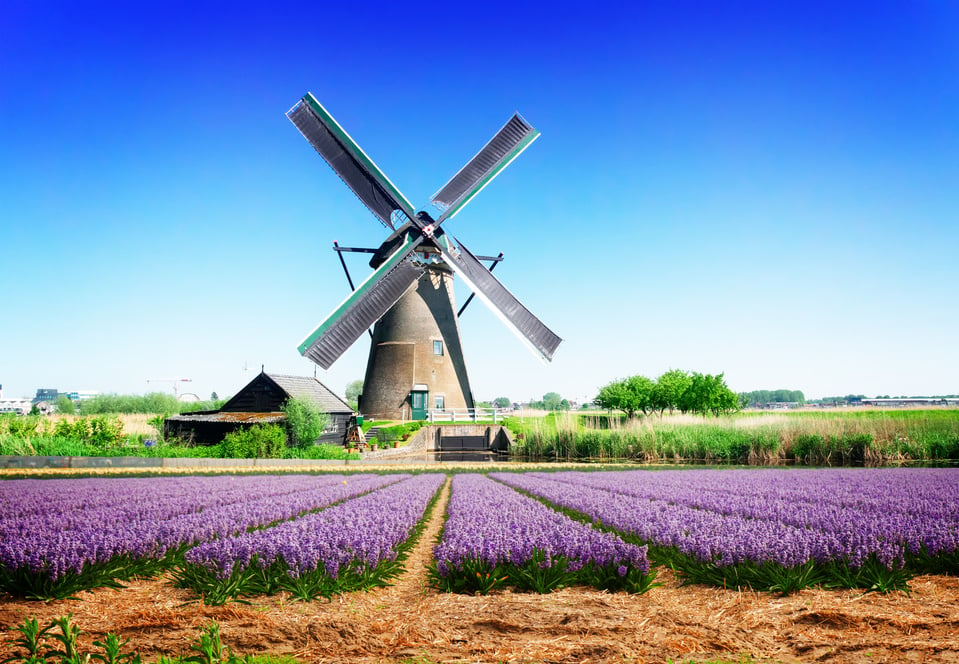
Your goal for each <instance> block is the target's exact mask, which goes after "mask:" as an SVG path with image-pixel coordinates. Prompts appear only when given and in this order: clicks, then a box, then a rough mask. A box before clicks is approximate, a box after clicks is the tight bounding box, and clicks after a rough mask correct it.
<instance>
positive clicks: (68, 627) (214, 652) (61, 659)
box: [0, 614, 297, 664]
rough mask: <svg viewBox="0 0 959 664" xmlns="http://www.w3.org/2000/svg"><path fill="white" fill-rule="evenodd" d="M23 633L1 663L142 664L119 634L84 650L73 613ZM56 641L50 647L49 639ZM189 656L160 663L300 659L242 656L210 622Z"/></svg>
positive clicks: (279, 663) (33, 624) (288, 662)
mask: <svg viewBox="0 0 959 664" xmlns="http://www.w3.org/2000/svg"><path fill="white" fill-rule="evenodd" d="M14 629H15V630H16V631H17V632H19V633H20V634H21V637H20V638H17V639H15V640H13V641H12V642H11V643H10V644H9V645H11V646H13V647H14V648H16V649H17V650H19V651H20V652H16V653H14V654H13V656H11V657H8V658H6V659H4V660H2V661H0V664H11V663H16V664H88V663H89V662H102V664H142V662H143V659H142V656H141V655H140V653H138V652H129V651H127V652H125V651H124V649H125V648H126V646H127V644H128V643H129V642H130V640H129V639H124V640H121V639H120V637H119V636H118V635H117V634H114V633H113V632H110V633H108V634H107V635H106V636H105V637H104V638H103V640H102V641H101V640H95V641H93V645H94V646H95V647H96V650H93V651H88V652H84V651H82V650H81V647H80V644H79V642H78V637H79V635H80V634H83V631H82V630H81V629H80V628H79V627H77V626H76V625H75V624H74V623H73V622H72V614H67V615H66V616H61V617H59V618H55V619H54V620H51V621H50V622H49V623H48V624H47V625H46V626H44V627H43V628H41V627H40V624H39V622H38V621H37V619H36V618H27V619H25V620H24V622H23V624H22V625H19V626H17V627H15V628H14ZM48 639H49V640H52V641H54V642H56V645H53V646H51V645H47V644H46V640H48ZM190 652H192V653H194V654H193V655H190V656H188V657H184V656H182V655H181V656H179V657H175V658H170V657H168V656H166V655H160V657H159V659H158V660H157V664H186V663H187V662H189V663H191V664H296V662H297V660H296V659H295V658H292V657H287V656H275V655H257V656H253V655H246V656H244V657H240V656H239V655H237V654H236V653H234V652H233V650H232V649H231V648H229V647H226V646H224V645H223V641H222V639H221V637H220V625H219V623H217V622H216V621H215V620H214V621H210V622H209V623H208V624H207V625H206V626H205V627H204V628H203V632H201V634H200V636H199V637H198V638H197V639H196V640H194V641H193V642H192V643H191V644H190Z"/></svg>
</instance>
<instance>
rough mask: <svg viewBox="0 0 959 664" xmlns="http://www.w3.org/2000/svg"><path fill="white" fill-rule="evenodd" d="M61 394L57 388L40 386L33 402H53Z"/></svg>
mask: <svg viewBox="0 0 959 664" xmlns="http://www.w3.org/2000/svg"><path fill="white" fill-rule="evenodd" d="M58 396H60V391H59V390H57V389H55V388H49V387H38V388H37V395H36V396H35V397H33V403H35V404H37V405H39V404H41V403H43V402H47V403H53V402H54V401H56V400H57V397H58Z"/></svg>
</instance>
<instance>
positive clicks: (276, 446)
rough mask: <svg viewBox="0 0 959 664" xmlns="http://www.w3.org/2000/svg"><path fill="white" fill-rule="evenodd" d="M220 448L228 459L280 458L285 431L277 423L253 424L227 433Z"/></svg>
mask: <svg viewBox="0 0 959 664" xmlns="http://www.w3.org/2000/svg"><path fill="white" fill-rule="evenodd" d="M221 450H222V452H223V456H224V457H225V458H228V459H281V458H283V456H284V453H285V451H286V432H285V431H284V430H283V427H281V426H279V425H278V424H255V425H253V426H252V427H250V428H249V429H239V430H237V431H233V432H230V433H228V434H227V435H226V436H225V437H224V438H223V443H222V444H221Z"/></svg>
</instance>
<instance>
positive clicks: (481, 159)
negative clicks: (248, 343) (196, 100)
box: [286, 93, 561, 419]
mask: <svg viewBox="0 0 959 664" xmlns="http://www.w3.org/2000/svg"><path fill="white" fill-rule="evenodd" d="M286 115H287V117H288V118H289V119H290V120H291V121H292V122H293V124H294V125H295V126H296V128H297V129H299V131H300V133H301V134H303V136H304V137H305V138H306V139H307V141H309V142H310V144H311V145H312V146H313V147H314V148H315V149H316V151H317V152H318V153H319V154H320V156H321V157H323V159H324V160H325V161H326V162H327V163H328V164H329V165H330V167H331V168H332V169H333V170H334V172H336V174H337V175H338V176H339V177H340V178H341V179H342V180H343V182H344V183H346V185H347V186H348V187H349V188H350V189H352V190H353V193H355V194H356V196H357V197H358V198H359V199H360V201H362V202H363V204H364V205H366V207H367V208H369V210H370V211H371V212H372V213H373V215H374V216H375V217H376V218H377V219H379V220H380V222H382V223H383V225H384V226H386V228H387V229H389V231H390V235H389V236H388V237H387V238H386V240H385V241H384V242H383V243H382V244H381V245H380V246H379V247H378V248H377V249H360V248H349V247H340V246H339V245H338V244H337V243H335V242H334V249H335V250H336V251H337V252H338V255H339V257H340V261H341V263H342V264H343V268H344V270H346V263H345V261H344V260H343V253H342V252H349V251H359V252H367V253H371V254H372V255H373V256H372V258H371V260H370V267H371V268H373V272H372V273H371V274H370V275H369V277H367V278H366V280H365V281H363V282H362V283H361V284H360V285H359V286H357V287H355V288H354V289H353V292H352V293H351V294H350V295H349V296H348V297H347V298H346V299H345V300H344V301H343V302H342V303H341V304H340V305H339V306H338V307H337V308H336V309H334V310H333V312H332V313H331V314H330V315H329V316H327V317H326V319H325V320H324V321H323V322H322V323H321V324H320V325H319V327H317V328H316V329H315V330H314V331H313V332H312V333H311V334H310V335H309V336H308V337H307V338H306V339H305V340H304V341H303V343H301V344H300V346H299V351H300V353H301V354H302V355H305V356H306V357H308V358H310V359H311V360H312V361H313V362H315V363H316V364H318V365H319V366H321V367H323V368H324V369H329V368H330V367H331V366H332V365H333V363H334V362H335V361H336V360H337V359H338V358H339V357H340V356H341V355H342V354H343V353H345V352H346V350H347V349H348V348H349V347H350V346H351V345H352V344H353V343H354V342H355V341H356V340H357V339H358V338H359V337H360V336H362V335H363V332H365V331H367V330H369V328H370V327H371V326H373V331H372V333H371V334H372V343H371V345H370V355H369V360H368V362H367V368H366V377H365V380H364V383H363V385H364V387H363V390H364V391H363V395H362V397H361V402H360V409H361V411H362V412H363V413H365V414H367V415H368V416H373V417H377V418H385V419H400V418H401V417H407V418H412V419H422V418H425V417H426V413H427V411H428V410H429V409H430V408H438V409H462V408H472V407H473V397H472V393H471V391H470V388H469V379H468V377H467V373H466V365H465V362H464V359H463V349H462V344H461V342H460V333H459V323H458V318H459V314H461V313H462V312H463V309H465V305H464V307H463V309H460V310H459V312H457V310H456V307H455V303H454V298H453V284H452V280H453V275H454V274H455V275H457V276H459V277H460V278H461V279H462V280H463V281H464V282H465V283H466V285H467V286H468V287H469V289H470V290H471V291H472V293H473V295H471V296H470V299H472V298H473V296H474V295H475V296H477V297H479V299H480V300H482V301H483V302H484V303H485V304H486V306H487V307H489V308H490V309H491V310H492V312H493V313H494V314H496V316H497V317H498V318H499V319H500V320H502V321H503V322H504V323H505V324H506V326H507V327H508V328H509V329H510V330H512V331H513V332H514V333H515V334H516V336H517V337H519V339H520V340H521V341H522V342H523V343H524V344H526V345H527V346H528V347H529V348H530V350H532V351H533V352H534V353H535V354H536V355H538V356H539V357H540V358H542V359H543V360H544V361H549V360H551V359H552V357H553V353H554V351H555V350H556V348H557V346H559V343H560V341H561V339H560V338H559V337H558V336H557V335H556V334H555V333H553V332H552V331H551V330H550V329H549V328H548V327H546V326H545V325H544V324H543V323H542V322H541V321H540V320H539V319H538V318H536V316H534V315H533V314H532V313H530V311H529V310H528V309H527V308H526V307H525V306H523V304H522V303H521V302H520V301H519V300H517V299H516V297H514V296H513V294H512V293H510V292H509V291H508V290H507V289H506V288H505V287H504V286H503V285H502V284H501V283H500V282H499V281H498V280H497V279H496V278H495V277H494V276H493V275H492V268H493V267H495V266H496V264H497V262H498V261H499V260H501V259H502V254H500V255H499V256H497V257H483V258H485V259H486V260H489V261H492V265H491V266H490V267H489V268H487V267H486V266H485V265H484V264H483V262H482V260H481V258H480V257H477V256H475V255H474V254H473V253H471V252H470V250H469V249H467V248H466V246H465V245H464V244H463V243H462V242H460V241H459V240H458V239H455V238H451V237H450V236H449V235H447V234H446V233H445V232H444V229H442V228H441V225H442V224H443V223H445V222H446V221H448V220H450V219H452V218H453V217H454V216H455V215H456V214H457V213H459V212H460V210H462V209H463V207H464V206H465V205H466V204H467V203H469V201H470V200H472V198H473V197H474V196H475V195H476V194H477V193H479V191H480V190H482V189H483V187H485V186H486V185H487V184H489V183H490V181H491V180H492V179H493V178H494V177H496V176H497V175H498V174H499V173H500V172H501V171H502V170H503V169H504V168H506V166H508V165H509V164H510V162H512V161H513V159H515V158H516V157H517V156H518V155H519V154H520V153H521V152H522V151H523V150H525V149H526V148H527V147H528V146H529V145H530V144H531V143H532V142H533V141H534V140H536V138H537V137H538V136H539V132H538V131H536V129H534V128H533V127H532V126H530V125H529V124H528V123H527V122H526V121H525V120H524V119H523V118H522V116H520V115H519V114H518V113H516V114H514V115H513V117H511V118H510V119H509V121H508V122H507V123H506V124H505V125H504V126H503V128H502V129H500V130H499V132H497V133H496V135H495V136H493V138H492V139H490V141H489V142H488V143H487V144H486V145H485V146H484V147H483V149H481V150H480V151H479V152H478V153H477V154H476V155H475V156H474V157H473V158H472V159H471V160H470V161H469V162H468V163H467V164H466V165H465V166H464V167H463V168H462V169H460V171H459V172H458V173H457V174H456V175H454V176H453V178H452V179H450V181H449V182H447V183H446V184H445V185H443V187H441V188H440V190H439V191H438V192H436V193H435V194H434V195H433V196H432V197H431V198H430V205H429V206H428V207H424V208H420V209H414V208H413V205H412V204H411V203H410V202H409V200H407V198H406V197H405V196H404V195H403V194H402V193H400V191H399V189H397V188H396V186H395V185H394V184H393V183H392V182H391V181H390V180H389V179H388V178H387V177H386V175H385V174H384V173H383V172H382V171H381V170H380V169H379V168H378V167H377V166H376V164H374V163H373V161H372V160H371V159H370V158H369V157H368V156H367V154H366V153H365V152H364V151H363V150H362V149H361V148H360V147H359V145H357V144H356V142H355V141H354V140H353V139H352V138H351V137H350V135H349V134H347V133H346V131H345V130H344V129H343V128H342V127H341V126H340V125H339V123H337V121H336V120H335V119H334V118H333V116H332V115H330V113H329V112H328V111H327V110H326V109H325V108H324V107H323V106H322V105H321V104H320V103H319V102H318V101H317V100H316V98H314V97H313V95H312V94H310V93H307V94H306V95H305V96H304V97H303V98H302V99H301V100H300V101H299V102H297V103H296V105H294V106H293V108H291V109H290V110H289V111H287V114H286ZM347 279H348V280H349V282H350V286H351V288H352V287H353V282H352V279H351V278H350V275H349V271H348V270H347ZM466 304H469V300H467V303H466Z"/></svg>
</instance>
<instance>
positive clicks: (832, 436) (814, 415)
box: [505, 409, 959, 464]
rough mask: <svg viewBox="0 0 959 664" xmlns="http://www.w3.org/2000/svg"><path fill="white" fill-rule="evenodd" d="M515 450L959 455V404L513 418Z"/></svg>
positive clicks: (597, 455) (594, 454)
mask: <svg viewBox="0 0 959 664" xmlns="http://www.w3.org/2000/svg"><path fill="white" fill-rule="evenodd" d="M505 424H506V426H507V427H509V428H510V430H511V431H512V432H513V438H514V446H513V454H515V455H518V456H527V457H532V458H548V459H568V460H574V459H586V458H589V459H598V460H603V459H639V460H643V461H647V462H648V461H657V460H664V459H675V460H703V461H739V462H741V463H747V462H748V463H766V462H775V461H777V460H792V461H794V462H796V463H809V464H828V463H845V464H850V463H874V462H875V463H878V462H881V461H883V460H904V459H933V460H934V459H959V410H927V411H922V410H914V409H909V410H897V411H876V410H863V411H841V412H827V413H823V412H804V411H789V412H785V411H783V412H777V414H776V415H771V414H759V413H741V414H739V415H736V416H733V417H728V418H723V419H721V420H713V421H707V420H701V419H691V418H689V417H688V416H685V417H684V416H681V415H675V416H672V417H669V416H667V417H664V418H662V419H660V418H651V419H647V420H642V421H641V420H629V419H627V418H626V417H625V416H624V415H619V416H617V415H595V414H582V415H578V416H575V417H574V416H561V415H559V414H557V415H555V416H554V415H548V416H546V417H542V418H529V417H526V418H518V417H511V418H507V419H506V421H505Z"/></svg>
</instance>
